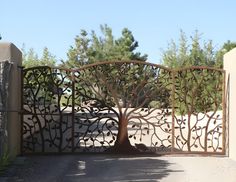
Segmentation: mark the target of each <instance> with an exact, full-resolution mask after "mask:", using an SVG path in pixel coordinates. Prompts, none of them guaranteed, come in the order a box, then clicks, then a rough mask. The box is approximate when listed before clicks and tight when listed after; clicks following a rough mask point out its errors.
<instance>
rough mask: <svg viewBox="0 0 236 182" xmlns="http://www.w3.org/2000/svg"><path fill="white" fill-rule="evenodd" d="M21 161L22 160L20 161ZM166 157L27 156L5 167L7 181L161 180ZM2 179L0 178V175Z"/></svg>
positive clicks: (164, 175)
mask: <svg viewBox="0 0 236 182" xmlns="http://www.w3.org/2000/svg"><path fill="white" fill-rule="evenodd" d="M19 161H20V162H19ZM170 165H171V163H169V162H168V161H167V160H162V159H161V158H158V157H133V156H132V157H131V156H111V155H110V156H109V155H106V156H105V155H73V156H72V155H63V156H28V157H23V158H18V162H17V160H16V162H15V163H14V164H13V165H12V166H11V167H10V168H9V169H8V170H7V171H6V173H5V175H4V178H2V179H4V180H5V181H24V182H28V181H29V182H31V181H34V182H37V181H43V182H49V181H50V182H51V181H55V182H57V181H58V182H60V181H61V182H62V181H65V182H77V181H78V182H82V181H86V182H90V181H91V182H93V181H96V182H97V181H101V182H103V181H105V182H106V181H107V182H108V181H113V182H118V181H119V182H126V181H127V182H128V181H142V182H145V181H150V182H151V181H161V179H163V178H165V177H167V176H168V175H169V174H170V173H174V172H178V173H181V172H183V171H179V170H170V168H169V166H170ZM0 181H1V179H0Z"/></svg>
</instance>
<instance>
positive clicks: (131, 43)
mask: <svg viewBox="0 0 236 182" xmlns="http://www.w3.org/2000/svg"><path fill="white" fill-rule="evenodd" d="M100 30H101V33H102V34H101V36H98V35H97V34H96V33H95V31H91V34H89V33H88V32H87V31H86V30H81V32H80V35H78V36H76V38H75V45H74V46H71V47H70V49H69V51H68V53H67V56H68V60H67V61H66V62H64V65H65V66H67V67H79V66H81V65H85V64H90V63H94V62H97V61H107V60H109V61H111V60H140V61H146V59H147V55H146V54H144V55H141V53H140V52H135V50H136V48H137V47H138V42H137V41H136V40H135V38H134V36H133V34H132V32H131V31H130V30H129V29H127V28H124V29H123V30H122V35H121V37H119V38H117V39H115V37H114V35H113V34H112V29H111V28H110V27H108V26H107V25H101V26H100Z"/></svg>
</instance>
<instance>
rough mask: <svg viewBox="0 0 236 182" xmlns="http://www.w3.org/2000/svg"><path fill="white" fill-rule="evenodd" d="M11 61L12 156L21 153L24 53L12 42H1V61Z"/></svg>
mask: <svg viewBox="0 0 236 182" xmlns="http://www.w3.org/2000/svg"><path fill="white" fill-rule="evenodd" d="M6 60H8V61H10V62H11V63H12V67H11V71H10V79H9V95H8V97H9V100H8V108H4V109H5V110H7V111H10V112H7V114H8V116H7V118H8V121H7V131H8V150H9V153H10V156H11V157H14V156H16V155H18V154H20V142H21V135H20V131H21V122H20V113H19V112H17V111H20V109H21V104H20V103H21V100H20V99H21V70H20V68H19V66H21V65H22V53H21V51H20V50H19V49H18V48H17V47H16V46H15V45H14V44H12V43H8V42H6V43H0V61H6Z"/></svg>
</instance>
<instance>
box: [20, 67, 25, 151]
mask: <svg viewBox="0 0 236 182" xmlns="http://www.w3.org/2000/svg"><path fill="white" fill-rule="evenodd" d="M20 74H21V111H20V112H19V113H20V118H21V126H20V128H21V134H20V135H21V142H20V151H21V155H23V132H24V131H23V128H24V112H22V111H23V110H24V97H23V93H24V71H23V69H21V72H20Z"/></svg>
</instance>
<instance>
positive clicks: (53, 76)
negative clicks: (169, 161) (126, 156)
mask: <svg viewBox="0 0 236 182" xmlns="http://www.w3.org/2000/svg"><path fill="white" fill-rule="evenodd" d="M224 74H225V73H224V71H223V70H220V69H213V68H208V67H189V68H183V69H176V70H172V69H169V68H166V67H163V66H160V65H156V64H151V63H145V62H140V61H122V62H121V61H110V62H100V63H96V64H91V65H86V66H84V67H81V68H79V69H71V70H69V69H61V68H50V67H35V68H30V69H25V70H24V71H23V88H22V89H23V92H22V93H23V94H24V95H23V96H22V97H23V104H22V109H23V110H24V112H23V116H22V119H23V127H22V153H23V154H26V153H52V152H53V153H58V152H59V153H66V152H110V153H158V154H160V153H161V154H174V153H180V154H194V153H195V154H209V155H211V154H225V147H226V145H225V140H226V139H225V131H226V129H225V125H226V124H225V99H224V93H225V91H224V90H225V86H224V84H225V82H224Z"/></svg>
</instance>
